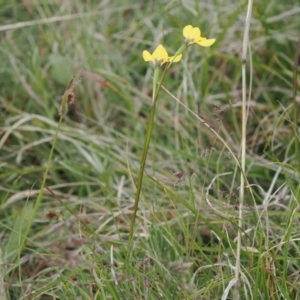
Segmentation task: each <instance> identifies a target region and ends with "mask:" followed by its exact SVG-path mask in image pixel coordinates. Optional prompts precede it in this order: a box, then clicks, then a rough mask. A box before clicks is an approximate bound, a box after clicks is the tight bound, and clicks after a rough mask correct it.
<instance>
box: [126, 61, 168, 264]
mask: <svg viewBox="0 0 300 300" xmlns="http://www.w3.org/2000/svg"><path fill="white" fill-rule="evenodd" d="M167 70H168V67H166V68H165V70H164V72H163V74H162V76H161V79H160V81H159V83H157V82H158V77H159V71H160V69H158V68H156V69H155V71H154V76H153V94H152V106H151V112H150V116H149V122H148V126H147V132H146V137H145V141H144V147H143V154H142V158H141V163H140V170H139V176H138V184H137V191H136V195H135V200H134V205H133V213H132V217H131V221H130V229H129V238H128V244H127V257H128V259H129V258H130V254H131V248H132V239H133V232H134V226H135V220H136V214H137V210H138V205H139V201H140V195H141V190H142V184H143V178H144V170H145V164H146V159H147V154H148V150H149V145H150V140H151V135H152V131H153V126H154V117H155V111H156V102H157V98H158V94H159V91H160V89H161V86H162V83H163V81H164V79H165V76H166V72H167Z"/></svg>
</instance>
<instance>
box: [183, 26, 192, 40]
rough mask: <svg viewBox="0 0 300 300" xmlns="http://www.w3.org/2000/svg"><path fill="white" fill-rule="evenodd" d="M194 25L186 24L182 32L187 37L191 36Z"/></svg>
mask: <svg viewBox="0 0 300 300" xmlns="http://www.w3.org/2000/svg"><path fill="white" fill-rule="evenodd" d="M192 29H193V26H192V25H186V26H185V27H184V28H183V31H182V34H183V36H184V37H185V38H188V37H189V36H190V32H191V31H192Z"/></svg>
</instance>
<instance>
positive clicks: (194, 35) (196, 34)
mask: <svg viewBox="0 0 300 300" xmlns="http://www.w3.org/2000/svg"><path fill="white" fill-rule="evenodd" d="M190 34H191V35H190V38H191V39H193V40H194V41H197V40H198V39H200V36H201V31H200V29H199V28H198V27H194V28H193V29H192V30H191V33H190Z"/></svg>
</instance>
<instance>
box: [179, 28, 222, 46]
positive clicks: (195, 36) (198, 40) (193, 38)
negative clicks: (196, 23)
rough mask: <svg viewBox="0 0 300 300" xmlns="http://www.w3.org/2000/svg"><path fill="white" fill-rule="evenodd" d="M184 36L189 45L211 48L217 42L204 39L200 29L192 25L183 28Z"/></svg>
mask: <svg viewBox="0 0 300 300" xmlns="http://www.w3.org/2000/svg"><path fill="white" fill-rule="evenodd" d="M183 36H184V37H185V42H186V44H187V45H192V44H198V45H200V46H203V47H209V46H211V45H212V44H213V43H214V42H215V41H216V39H207V38H205V37H202V36H201V31H200V29H199V28H198V27H193V26H192V25H187V26H185V27H184V28H183Z"/></svg>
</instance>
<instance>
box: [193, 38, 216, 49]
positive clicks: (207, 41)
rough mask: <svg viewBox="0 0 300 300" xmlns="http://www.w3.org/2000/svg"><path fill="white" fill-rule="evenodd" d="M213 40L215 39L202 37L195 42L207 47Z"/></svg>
mask: <svg viewBox="0 0 300 300" xmlns="http://www.w3.org/2000/svg"><path fill="white" fill-rule="evenodd" d="M215 41H216V39H203V40H201V41H199V42H197V44H198V45H200V46H202V47H209V46H211V45H212V44H213V43H214V42H215Z"/></svg>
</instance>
